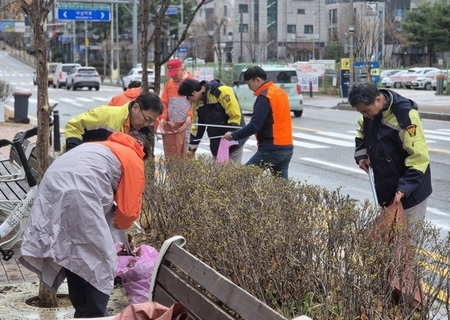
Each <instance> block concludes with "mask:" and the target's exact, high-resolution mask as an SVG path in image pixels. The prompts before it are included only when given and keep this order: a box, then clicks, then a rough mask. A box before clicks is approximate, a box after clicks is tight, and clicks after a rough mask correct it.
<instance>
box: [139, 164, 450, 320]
mask: <svg viewBox="0 0 450 320" xmlns="http://www.w3.org/2000/svg"><path fill="white" fill-rule="evenodd" d="M167 168H170V169H167ZM145 202H146V204H147V206H146V207H145V210H144V211H143V213H142V215H141V219H140V223H141V225H142V226H143V227H145V228H146V229H147V230H149V231H150V232H149V234H150V236H149V238H148V239H147V242H149V243H150V244H152V245H153V246H160V245H161V243H162V242H163V241H164V240H165V239H167V238H169V237H171V236H173V235H183V236H184V237H185V238H186V239H187V249H188V250H189V251H190V252H192V253H193V254H195V255H196V256H198V257H199V258H200V259H201V260H203V261H205V262H206V263H207V264H209V265H211V266H212V267H213V268H214V269H216V270H217V271H218V272H220V273H222V274H223V275H225V276H226V277H228V278H230V279H231V280H232V281H233V282H235V283H236V284H238V285H239V286H241V287H242V288H244V289H246V290H247V291H249V292H251V293H252V294H253V295H255V296H256V297H257V298H259V299H261V300H262V301H265V302H266V303H267V304H269V305H270V306H271V307H273V308H274V309H276V310H278V311H279V312H281V313H282V314H284V315H285V316H286V317H289V318H290V317H294V316H297V315H300V314H306V315H309V316H311V317H312V318H313V319H440V318H439V312H438V311H437V310H436V309H441V310H442V308H443V307H444V308H447V306H448V303H445V304H442V303H440V302H439V303H438V300H437V299H436V297H437V292H431V294H429V296H428V299H429V303H428V306H427V307H426V308H424V310H422V311H418V310H414V309H411V307H410V304H409V302H410V301H407V299H406V300H405V299H403V301H398V302H397V303H395V304H394V303H393V302H392V299H391V293H392V290H391V289H390V286H389V284H388V279H387V277H388V271H389V270H393V269H392V268H395V270H397V271H399V272H400V271H402V270H403V269H402V268H405V266H406V265H407V261H400V262H399V261H398V252H399V250H404V246H401V245H397V246H392V245H391V246H390V245H388V244H386V243H384V242H383V241H381V240H380V239H377V238H376V237H373V236H370V234H371V232H370V230H371V223H372V221H373V219H374V217H375V216H376V215H378V214H379V212H378V209H377V208H374V207H372V206H371V205H370V203H369V202H365V203H359V202H357V201H355V200H354V199H351V198H349V197H348V196H346V195H342V194H341V193H340V191H339V190H335V191H329V190H326V189H323V188H320V187H318V186H313V185H308V184H306V183H303V182H296V181H286V180H284V179H280V178H275V177H273V176H272V175H270V174H266V173H264V172H262V171H261V170H260V169H259V168H256V167H245V166H235V165H233V164H223V165H217V164H216V163H214V162H213V161H212V160H211V159H208V158H201V157H200V158H197V159H170V160H162V161H160V162H159V163H157V164H156V174H155V176H154V180H151V181H149V183H148V186H147V190H146V193H145ZM416 227H417V228H420V230H421V232H416V233H417V234H420V237H417V238H414V242H415V244H416V246H417V247H419V248H424V249H426V250H429V251H432V252H435V253H437V254H440V255H442V256H447V257H448V256H449V248H450V246H449V245H448V239H447V240H446V241H447V242H445V241H444V242H443V241H442V240H440V238H439V236H438V235H437V233H436V231H434V230H433V229H432V228H430V226H426V225H424V226H423V225H421V226H416ZM418 230H419V229H418ZM399 232H401V230H399ZM425 243H426V244H427V245H426V246H425ZM424 252H425V251H424V250H422V249H419V250H418V254H416V255H415V256H414V259H415V263H414V271H415V274H416V281H419V279H422V280H426V281H427V282H428V281H431V282H430V283H433V284H434V285H435V286H437V288H439V289H437V290H438V291H439V290H443V289H444V288H447V289H446V290H447V292H448V278H446V276H444V275H440V276H436V275H435V276H434V278H430V277H431V276H430V275H429V272H427V270H426V269H425V268H424V265H423V262H428V263H431V262H430V261H431V260H432V259H431V258H430V257H428V258H427V257H426V256H424V255H423V253H424ZM433 261H434V260H433ZM444 262H445V261H443V262H441V264H440V265H439V264H437V265H436V266H441V267H443V265H444ZM433 263H434V264H436V263H437V262H433ZM447 263H448V262H447ZM442 319H444V318H442Z"/></svg>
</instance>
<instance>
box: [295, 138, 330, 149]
mask: <svg viewBox="0 0 450 320" xmlns="http://www.w3.org/2000/svg"><path fill="white" fill-rule="evenodd" d="M294 146H296V147H302V148H308V149H324V148H329V147H328V146H324V145H320V144H315V143H310V142H304V141H298V140H294Z"/></svg>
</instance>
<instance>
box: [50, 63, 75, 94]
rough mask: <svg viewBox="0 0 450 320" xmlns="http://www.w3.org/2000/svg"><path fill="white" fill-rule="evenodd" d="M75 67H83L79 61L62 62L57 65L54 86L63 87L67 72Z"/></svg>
mask: <svg viewBox="0 0 450 320" xmlns="http://www.w3.org/2000/svg"><path fill="white" fill-rule="evenodd" d="M73 67H81V64H79V63H60V64H58V65H57V66H56V69H55V73H54V76H53V88H56V87H58V88H61V87H63V86H65V85H66V81H67V74H68V73H69V72H70V70H72V68H73Z"/></svg>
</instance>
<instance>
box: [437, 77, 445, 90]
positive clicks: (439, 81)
mask: <svg viewBox="0 0 450 320" xmlns="http://www.w3.org/2000/svg"><path fill="white" fill-rule="evenodd" d="M443 92H444V76H442V75H440V74H438V75H436V94H437V95H441V94H443Z"/></svg>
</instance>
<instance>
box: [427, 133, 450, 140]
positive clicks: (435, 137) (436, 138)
mask: <svg viewBox="0 0 450 320" xmlns="http://www.w3.org/2000/svg"><path fill="white" fill-rule="evenodd" d="M426 138H427V141H428V138H431V139H435V140H443V141H450V137H443V136H438V135H435V134H427V136H426Z"/></svg>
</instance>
